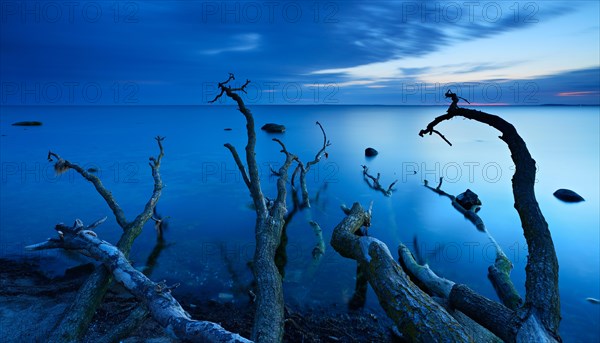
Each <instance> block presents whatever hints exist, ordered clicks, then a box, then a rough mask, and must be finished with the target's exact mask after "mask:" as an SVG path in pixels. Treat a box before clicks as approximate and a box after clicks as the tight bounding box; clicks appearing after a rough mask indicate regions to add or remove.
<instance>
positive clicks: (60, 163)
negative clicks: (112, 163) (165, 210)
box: [48, 151, 129, 230]
mask: <svg viewBox="0 0 600 343" xmlns="http://www.w3.org/2000/svg"><path fill="white" fill-rule="evenodd" d="M52 157H54V158H55V159H56V162H55V164H54V169H55V170H56V171H57V172H61V171H64V170H66V169H69V168H70V169H73V170H74V171H76V172H77V173H79V174H80V175H81V176H82V177H83V178H84V179H86V180H88V181H89V182H91V183H92V185H94V187H95V188H96V191H97V192H98V193H99V194H100V196H102V198H104V201H106V204H107V205H108V207H109V208H110V209H111V210H112V212H113V214H114V215H115V219H116V220H117V223H118V224H119V226H120V227H121V228H122V229H123V230H125V228H126V227H127V225H128V224H129V223H128V222H127V219H126V218H125V213H124V212H123V209H121V206H119V204H118V203H117V201H116V200H115V198H114V197H113V195H112V193H111V192H110V191H109V190H107V189H106V187H104V185H103V184H102V181H100V178H99V177H97V176H96V175H94V174H91V173H88V172H87V171H86V170H85V169H83V168H81V167H80V166H79V165H77V164H74V163H71V162H69V161H68V160H65V159H63V158H62V157H60V156H59V155H58V154H56V153H54V152H52V151H48V162H53V161H54V160H53V159H52Z"/></svg>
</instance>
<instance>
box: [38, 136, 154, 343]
mask: <svg viewBox="0 0 600 343" xmlns="http://www.w3.org/2000/svg"><path fill="white" fill-rule="evenodd" d="M155 139H156V141H157V144H158V147H159V155H158V156H157V157H156V158H154V157H150V163H149V164H150V168H151V171H152V178H153V179H154V190H153V192H152V195H151V196H150V199H149V200H148V202H147V203H146V205H145V207H144V210H143V211H142V212H141V213H140V214H139V215H138V216H137V217H136V218H135V219H134V220H133V221H131V222H129V221H127V219H126V218H125V213H124V212H123V210H122V209H121V207H120V206H119V204H118V203H117V201H116V200H115V198H114V197H113V196H112V193H111V192H110V191H109V190H107V189H106V188H105V187H104V185H103V184H102V181H100V178H98V177H97V176H96V175H94V174H91V173H88V172H87V171H86V170H85V169H83V168H81V167H80V166H79V165H77V164H74V163H71V162H69V161H68V160H64V159H62V158H61V157H60V156H59V155H57V154H56V153H53V152H51V151H50V152H48V161H50V162H52V161H53V159H52V158H55V159H56V162H55V165H54V168H55V170H56V171H57V172H63V171H65V170H67V169H73V170H75V171H76V172H77V173H79V174H80V175H81V176H82V177H83V178H84V179H86V180H87V181H89V182H90V183H92V184H93V185H94V187H95V188H96V191H98V193H99V194H100V195H101V196H102V198H104V200H105V201H106V203H107V205H108V206H109V208H110V209H111V210H112V212H113V214H114V216H115V219H116V221H117V223H118V224H119V226H120V227H121V228H122V229H123V234H122V235H121V238H120V240H119V242H118V243H117V248H119V250H121V251H122V252H123V254H125V256H128V255H129V251H130V250H131V246H132V245H133V241H134V240H135V239H136V238H137V236H139V234H140V233H141V232H142V228H143V226H144V224H146V222H147V221H148V220H149V219H150V218H151V217H152V212H153V209H154V207H155V206H156V203H157V202H158V199H159V198H160V195H161V192H162V188H163V183H162V179H161V177H160V162H161V160H162V157H163V156H164V150H163V146H162V141H163V140H164V137H160V136H157V137H156V138H155ZM111 280H112V279H111V274H110V273H109V272H108V271H107V270H106V269H105V268H104V267H102V266H101V267H98V268H96V269H95V270H94V272H93V273H92V275H90V276H89V277H88V278H87V280H86V281H85V282H84V284H83V285H82V286H81V288H80V289H79V291H78V292H77V295H76V297H75V300H74V301H73V303H72V304H71V305H70V306H69V308H68V309H67V310H66V311H65V313H64V316H63V318H62V319H61V320H60V321H59V322H58V324H57V326H56V327H55V329H54V331H53V332H52V335H51V336H50V337H49V339H48V341H49V342H76V341H79V340H80V339H81V338H82V337H83V334H84V333H85V332H86V330H87V328H88V326H89V323H90V322H91V320H92V318H93V316H94V314H95V312H96V309H97V308H98V306H99V305H100V303H101V302H102V299H103V298H104V295H105V294H106V291H107V290H108V288H109V286H110V282H111Z"/></svg>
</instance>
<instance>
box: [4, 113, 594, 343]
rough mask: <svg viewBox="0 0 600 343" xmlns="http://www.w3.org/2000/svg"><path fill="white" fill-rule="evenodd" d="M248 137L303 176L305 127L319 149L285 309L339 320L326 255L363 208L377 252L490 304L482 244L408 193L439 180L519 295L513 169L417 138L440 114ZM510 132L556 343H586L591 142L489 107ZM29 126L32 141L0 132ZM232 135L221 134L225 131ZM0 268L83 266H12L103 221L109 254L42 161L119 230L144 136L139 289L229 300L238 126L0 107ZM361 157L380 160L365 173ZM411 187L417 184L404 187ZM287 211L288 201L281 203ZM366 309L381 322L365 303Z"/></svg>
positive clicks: (466, 131)
mask: <svg viewBox="0 0 600 343" xmlns="http://www.w3.org/2000/svg"><path fill="white" fill-rule="evenodd" d="M252 109H253V112H254V114H255V117H256V122H257V126H258V127H260V126H262V125H263V124H264V123H267V122H276V123H282V124H285V125H286V126H287V132H286V133H285V134H282V135H278V137H280V138H281V139H282V140H283V141H284V142H285V143H286V144H287V147H288V149H289V150H290V151H291V152H293V153H295V154H297V155H298V156H299V157H300V158H301V159H302V160H303V161H307V160H309V159H311V158H313V157H314V154H315V153H316V152H317V151H318V149H319V148H320V144H321V143H322V136H321V132H320V130H319V129H318V127H317V126H316V125H315V121H317V120H319V121H320V122H321V123H322V124H323V126H324V127H325V130H326V131H327V134H328V138H329V139H330V140H331V143H332V145H331V147H329V148H328V152H329V157H328V158H327V159H324V160H323V161H322V162H321V163H319V164H318V165H316V166H314V167H313V169H312V170H311V172H310V174H309V176H308V181H309V190H310V192H311V193H312V195H313V196H314V195H315V194H316V193H317V191H319V190H320V191H319V199H318V201H313V207H312V208H311V209H307V210H303V211H301V212H299V213H297V214H296V215H295V217H294V218H293V220H292V221H291V222H290V224H289V226H288V230H287V231H288V235H289V244H288V263H287V266H286V278H285V291H286V298H287V301H288V302H290V303H294V304H303V305H307V306H310V305H311V304H325V305H328V306H329V305H333V304H336V305H337V306H338V307H340V306H345V304H346V303H347V301H348V300H349V298H350V297H351V296H352V291H353V289H354V277H355V268H356V266H355V262H353V261H350V260H346V259H344V258H341V257H340V256H339V255H338V254H337V253H335V251H333V249H332V248H331V247H330V246H329V244H328V242H329V240H330V238H331V232H332V230H333V228H334V227H335V225H336V224H337V223H338V222H339V221H340V220H341V219H342V217H343V215H342V212H341V211H340V210H339V205H340V204H346V205H348V206H350V205H352V203H353V202H355V201H359V202H361V203H362V204H363V205H364V206H368V205H369V203H370V202H371V201H373V202H374V204H373V216H374V217H373V222H372V227H371V229H370V230H369V234H370V235H372V236H375V237H377V238H379V239H381V240H383V241H384V242H385V243H387V244H388V246H389V247H390V249H391V250H392V252H393V253H394V255H396V252H395V250H396V247H397V246H398V243H399V242H404V243H405V244H407V245H409V246H412V242H413V237H415V236H416V237H417V239H418V242H419V246H420V250H421V251H422V252H423V253H424V254H425V255H426V257H427V259H428V262H429V264H430V265H431V267H432V268H433V269H434V270H435V271H437V272H438V273H439V274H440V275H443V276H445V277H447V278H450V279H452V280H454V281H456V282H461V283H466V284H468V285H469V286H471V287H472V288H473V289H475V290H476V291H478V292H480V293H482V294H483V295H485V296H488V297H490V298H492V299H496V295H495V293H494V290H493V288H492V287H491V285H490V283H489V281H488V279H487V277H486V275H487V267H488V266H489V265H490V264H491V263H493V259H494V250H493V247H492V246H491V245H490V243H489V240H488V238H487V236H486V235H485V234H483V233H481V232H478V231H476V230H475V228H474V227H473V226H472V225H471V224H470V223H469V222H467V221H466V220H465V219H464V218H463V217H462V216H461V215H460V214H458V213H457V212H456V211H455V210H454V209H453V208H452V207H451V205H450V203H449V200H448V199H447V198H443V197H439V196H438V195H436V194H434V193H433V192H431V191H430V190H428V189H426V188H424V187H423V186H422V180H423V179H428V180H430V182H432V183H434V184H435V183H436V181H437V179H438V178H439V177H440V176H443V177H444V178H445V181H444V185H443V189H444V190H445V191H447V192H448V193H451V194H458V193H461V192H463V191H465V190H466V189H467V188H469V189H471V190H473V191H474V192H476V193H477V194H478V195H479V197H480V198H481V200H482V202H483V206H482V210H481V212H480V213H479V214H480V216H481V217H482V219H483V220H484V221H485V223H486V226H487V228H488V230H489V231H490V233H491V234H492V235H493V236H494V238H495V239H496V240H497V241H498V243H499V244H500V245H501V246H502V248H503V249H504V251H505V252H506V254H507V255H508V257H509V258H510V259H511V260H512V261H513V263H514V265H515V269H514V271H513V274H512V278H513V281H514V283H515V285H516V286H517V288H518V290H519V291H520V292H521V294H522V295H524V293H525V290H524V280H525V271H524V269H525V263H526V256H527V250H526V244H525V240H524V238H523V235H522V229H521V227H520V222H519V218H518V215H517V213H516V211H515V210H514V208H513V198H512V190H511V183H510V180H511V176H512V174H513V171H514V169H513V168H512V161H511V159H510V154H509V151H508V149H507V147H506V145H505V144H504V143H503V142H502V141H501V140H499V139H498V138H497V137H498V132H496V131H495V130H494V129H492V128H490V127H488V126H486V125H482V124H479V123H475V122H472V121H469V120H463V119H459V118H457V119H453V120H452V121H450V122H445V123H444V124H443V125H442V126H440V127H439V129H440V130H441V131H442V132H443V133H444V134H445V135H446V137H447V138H448V139H449V140H450V141H451V142H452V143H453V146H452V147H450V146H448V145H447V144H446V143H444V142H443V141H442V140H441V139H440V138H439V137H434V136H427V137H424V138H421V137H419V136H418V135H417V133H418V132H419V130H420V129H422V128H424V127H425V126H426V124H427V123H428V122H429V121H430V120H432V119H433V118H434V117H435V116H438V115H440V114H442V113H443V112H445V108H442V107H379V106H255V107H253V108H252ZM484 110H486V111H488V112H492V113H495V114H498V115H500V116H502V117H503V118H505V119H507V120H508V121H510V122H511V123H513V124H514V125H515V127H516V128H517V130H518V131H519V133H520V134H521V136H522V137H523V138H524V139H525V141H526V142H527V145H528V147H529V149H530V151H531V154H532V155H533V157H534V159H535V160H536V161H537V165H538V167H539V172H538V174H537V179H538V182H537V185H536V194H537V199H538V202H539V204H540V208H541V210H542V212H543V213H544V216H545V217H546V220H547V221H548V223H549V226H550V230H551V232H552V236H553V238H554V243H555V246H556V251H557V254H558V258H559V263H560V292H561V304H562V316H563V320H562V324H561V328H560V330H561V334H562V336H563V338H565V340H566V341H574V342H575V341H577V342H590V341H598V340H599V339H600V336H599V333H598V330H597V328H598V326H599V325H600V306H598V305H593V304H591V303H588V302H587V301H586V300H585V298H587V297H594V298H600V252H599V250H600V248H599V247H600V234H599V227H600V222H599V221H600V220H599V208H600V204H599V200H600V196H599V193H600V191H599V189H600V185H599V175H600V172H599V160H600V152H599V147H600V144H599V137H600V112H599V111H600V109H599V108H598V107H488V108H484ZM21 120H39V121H42V122H43V123H44V125H43V126H41V127H26V128H24V127H16V126H11V123H13V122H15V121H21ZM224 128H232V129H233V130H232V131H224V130H223V129H224ZM0 132H1V134H2V137H1V138H0V144H1V146H0V153H1V155H0V156H1V157H0V159H1V165H2V174H1V177H2V179H1V184H0V185H1V192H0V214H1V215H0V227H1V229H0V255H1V256H10V257H19V256H23V255H28V256H41V257H43V258H44V260H45V261H46V267H47V269H48V271H49V272H51V273H61V272H62V271H64V269H65V268H66V267H68V266H73V265H75V264H77V263H79V262H82V261H85V259H84V258H82V257H78V256H76V255H74V254H69V255H67V254H65V253H63V252H59V251H46V252H41V253H36V254H33V253H26V252H24V251H23V246H25V245H27V244H31V243H36V242H39V241H42V240H44V239H46V238H47V237H50V236H53V235H54V234H55V233H54V230H53V227H54V225H55V224H56V223H58V222H67V223H71V222H72V221H73V220H74V219H75V218H81V219H82V220H83V221H84V222H88V223H89V222H91V221H93V220H96V219H98V218H100V217H102V216H105V215H106V216H108V217H109V220H108V221H107V223H105V224H104V225H103V226H101V227H100V228H98V230H97V232H98V233H99V235H100V236H101V237H102V238H103V239H105V240H107V241H110V242H116V240H117V239H118V237H119V236H120V228H119V227H118V226H117V225H116V222H115V220H114V217H112V215H111V212H110V210H109V209H108V207H107V206H106V204H105V203H104V202H103V200H102V199H101V197H100V196H99V195H98V194H97V193H96V191H95V190H94V188H93V187H92V186H91V185H90V184H89V183H87V182H85V181H84V180H83V179H82V178H81V177H79V175H77V174H75V173H73V172H72V171H70V172H67V173H65V174H63V175H61V176H55V174H54V170H53V169H52V164H51V163H49V162H47V160H46V155H47V152H48V150H49V149H50V150H52V151H54V152H56V153H58V154H60V155H61V156H62V157H64V158H66V159H68V160H70V161H71V162H77V163H79V164H81V165H82V166H85V167H86V168H88V167H94V168H97V169H98V170H99V172H98V175H99V176H100V177H101V179H102V181H103V183H104V184H105V185H106V187H107V188H108V189H110V190H111V191H112V192H113V194H114V196H115V198H116V199H117V201H118V202H119V203H120V205H121V206H122V207H123V209H124V211H125V213H126V216H127V218H128V219H130V220H131V219H133V217H134V216H135V215H137V214H138V213H139V212H140V211H141V210H142V208H143V206H144V204H145V202H146V201H147V199H148V197H149V196H150V194H151V190H152V178H151V175H150V168H149V166H148V158H149V157H150V156H155V155H156V154H157V150H158V149H157V147H156V143H155V141H154V139H153V137H154V136H156V135H161V136H166V140H165V141H164V148H165V157H164V159H163V163H162V167H161V174H162V177H163V181H164V183H165V185H166V187H165V188H164V191H163V195H162V197H161V199H160V202H159V205H158V210H159V212H160V213H161V214H162V215H163V216H169V217H170V218H169V221H170V227H169V229H168V231H167V232H166V234H165V238H166V241H167V244H168V245H167V247H166V248H165V249H164V250H163V251H162V253H161V255H160V258H159V260H158V265H157V266H156V269H155V270H154V273H153V274H152V277H153V278H154V279H156V280H162V279H166V280H167V281H168V283H175V282H181V283H182V287H180V288H179V289H177V290H176V292H178V293H176V295H177V294H194V295H196V296H198V297H201V298H205V299H208V298H215V299H217V298H218V297H219V293H229V294H233V295H234V300H236V301H240V302H241V301H243V299H247V295H245V294H240V292H239V290H240V289H243V287H244V286H246V285H247V284H248V283H249V282H250V281H251V274H250V272H249V269H248V267H247V265H246V264H247V262H248V261H250V260H251V259H252V255H253V250H254V245H253V241H254V232H253V231H254V220H255V213H254V212H253V211H252V209H251V207H250V204H251V199H250V197H249V195H248V192H247V190H246V188H245V185H244V184H243V181H242V179H241V177H240V175H239V173H238V172H237V169H236V167H235V164H234V162H233V159H232V158H231V156H230V154H229V151H228V150H227V149H225V148H224V147H223V144H224V143H227V142H229V143H232V144H233V145H235V146H236V147H237V149H238V151H239V152H240V153H243V148H244V145H245V144H244V143H245V122H244V119H243V117H242V115H241V114H240V113H239V112H237V110H236V109H235V107H231V106H203V107H143V106H139V107H109V106H106V107H91V106H82V107H76V106H72V107H58V106H56V107H26V106H23V107H2V108H0ZM272 137H273V136H272V135H269V134H266V133H264V132H258V144H257V158H258V161H259V163H260V167H261V173H262V183H263V191H264V192H265V194H267V195H270V196H271V197H273V196H274V194H275V179H273V178H272V177H270V175H269V174H270V173H269V165H272V166H273V167H277V165H279V164H280V163H281V162H282V160H283V157H282V154H281V153H279V148H278V146H277V145H276V144H275V143H274V142H272V141H271V140H270V138H272ZM368 146H372V147H374V148H376V149H377V150H378V151H379V153H380V154H379V155H378V156H377V157H376V158H374V159H372V160H368V161H367V160H365V157H364V153H363V151H364V149H365V148H366V147H368ZM365 163H366V164H367V165H368V166H369V168H370V170H371V171H372V172H373V173H377V172H380V173H381V175H382V176H381V180H382V183H383V184H384V185H385V186H386V187H387V185H388V184H389V183H391V182H392V181H394V180H396V179H398V180H399V181H398V183H397V184H396V191H395V192H394V194H393V195H392V196H391V197H389V198H388V197H384V196H383V194H381V193H379V192H376V191H374V190H372V189H370V188H369V187H368V186H367V184H366V183H365V182H364V181H363V178H362V174H361V172H362V168H361V164H365ZM413 171H416V173H414V172H413ZM559 188H569V189H572V190H575V191H576V192H578V193H579V194H581V195H582V196H583V197H584V198H585V199H586V201H585V202H583V203H578V204H566V203H562V202H560V201H558V200H557V199H556V198H554V196H553V195H552V193H553V192H554V191H555V190H556V189H559ZM288 207H290V208H291V201H289V200H288ZM310 220H315V221H317V222H318V223H319V224H320V226H321V227H322V228H323V234H324V237H325V241H326V243H327V250H326V253H325V256H324V258H323V261H322V263H321V264H320V265H319V267H318V269H317V270H316V272H315V273H314V274H313V273H311V269H310V268H311V267H310V266H311V261H312V260H311V252H312V249H313V247H314V245H315V243H316V241H315V235H314V233H313V231H312V229H311V227H310V225H309V224H308V222H309V221H310ZM155 241H156V235H155V233H154V231H153V226H152V223H149V224H148V225H147V227H145V229H144V232H143V233H142V235H141V236H140V237H139V238H138V239H137V241H136V243H135V245H134V249H133V251H132V254H131V258H132V260H133V261H134V264H135V265H136V266H137V267H140V268H141V267H143V265H144V264H145V261H146V259H147V257H148V255H149V254H150V252H151V251H152V249H153V247H154V245H155ZM369 292H370V293H369V296H368V302H367V307H368V309H369V310H370V311H372V312H376V313H381V309H380V308H379V305H378V304H377V300H376V298H375V296H374V294H373V292H372V291H369Z"/></svg>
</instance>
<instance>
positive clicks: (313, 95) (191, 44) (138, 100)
mask: <svg viewBox="0 0 600 343" xmlns="http://www.w3.org/2000/svg"><path fill="white" fill-rule="evenodd" d="M0 27H1V30H0V38H1V42H0V105H54V104H56V105H70V104H76V105H203V104H206V103H207V102H208V101H209V100H211V99H212V98H213V97H214V96H215V95H216V92H217V82H218V81H223V80H225V79H226V78H227V76H228V74H229V73H234V74H235V76H236V83H237V84H242V83H243V82H245V80H246V79H249V80H251V83H250V84H249V85H248V88H247V94H245V95H244V96H245V100H246V102H247V103H249V104H283V105H324V104H325V105H351V104H380V105H436V104H439V105H446V104H447V103H448V101H447V100H446V99H444V98H443V93H444V92H445V91H446V90H447V89H451V90H453V91H454V92H456V93H458V94H459V95H461V96H462V97H464V98H466V99H468V100H469V101H470V102H471V103H473V104H486V105H542V104H571V105H579V104H587V105H590V104H593V105H598V104H600V43H599V42H600V2H598V1H595V0H589V1H547V0H544V1H360V2H359V1H343V2H341V1H340V2H334V1H323V2H320V1H285V2H282V1H107V0H98V1H35V0H29V1H11V0H0ZM223 103H226V101H223Z"/></svg>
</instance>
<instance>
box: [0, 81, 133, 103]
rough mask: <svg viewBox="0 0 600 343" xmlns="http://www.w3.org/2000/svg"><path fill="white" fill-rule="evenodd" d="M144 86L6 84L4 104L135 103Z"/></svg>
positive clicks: (1, 92) (0, 89) (0, 98)
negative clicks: (141, 87)
mask: <svg viewBox="0 0 600 343" xmlns="http://www.w3.org/2000/svg"><path fill="white" fill-rule="evenodd" d="M139 91H140V87H139V85H138V84H137V83H136V82H132V81H115V82H112V83H105V82H102V83H101V82H89V81H83V82H81V81H60V82H57V81H50V82H39V81H20V82H11V81H2V83H1V84H0V104H2V105H28V104H35V105H52V104H69V105H71V104H107V103H110V104H135V103H138V102H139V99H138V95H139Z"/></svg>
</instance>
